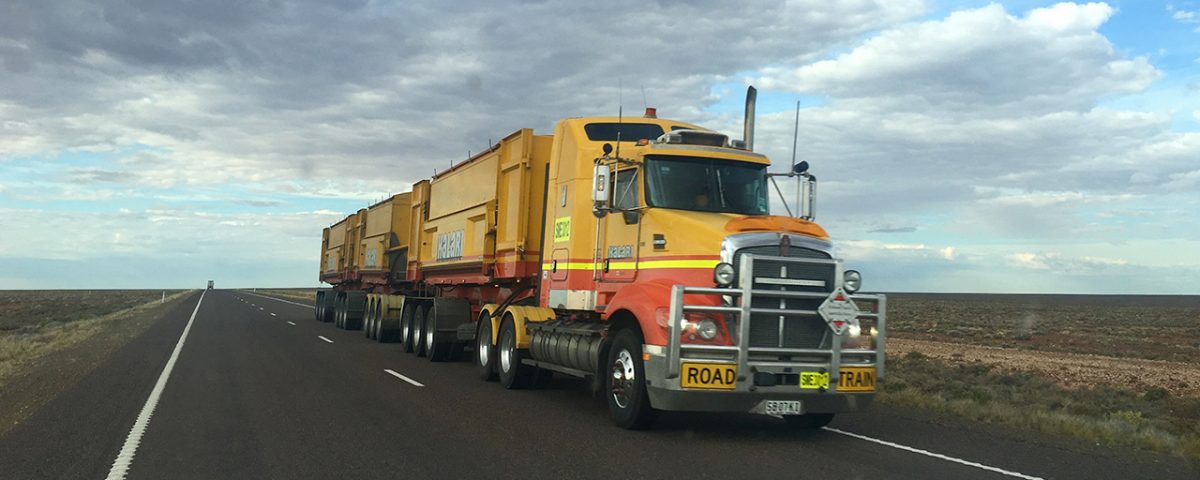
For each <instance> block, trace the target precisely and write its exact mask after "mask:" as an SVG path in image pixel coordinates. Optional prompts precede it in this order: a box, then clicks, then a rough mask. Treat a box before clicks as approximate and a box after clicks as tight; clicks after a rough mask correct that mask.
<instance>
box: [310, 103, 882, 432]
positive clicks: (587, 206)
mask: <svg viewBox="0 0 1200 480" xmlns="http://www.w3.org/2000/svg"><path fill="white" fill-rule="evenodd" d="M753 98H754V90H753V87H751V88H750V90H749V91H748V94H747V105H746V119H745V130H744V132H743V139H742V140H731V139H730V138H729V137H728V136H726V135H723V134H720V133H717V132H714V131H711V130H708V129H705V128H702V127H700V126H697V125H692V124H689V123H685V122H680V121H674V120H668V119H660V118H657V114H656V112H655V111H654V110H653V109H647V112H646V115H645V116H643V117H641V118H623V117H615V118H611V117H584V118H568V119H564V120H561V121H559V122H558V123H557V125H556V127H555V129H554V133H553V134H552V135H536V134H534V133H533V131H532V130H529V129H523V130H519V131H517V132H514V133H513V134H511V135H509V136H507V137H505V138H504V139H503V140H501V141H500V142H499V143H498V144H496V145H494V146H493V147H491V148H489V149H488V150H486V151H484V152H481V153H479V154H477V155H474V156H472V157H471V158H469V159H467V160H465V161H463V162H461V163H459V164H457V165H454V166H452V167H451V168H450V169H448V170H446V171H443V172H440V173H437V174H436V175H434V176H433V178H431V179H428V180H422V181H419V182H417V183H416V184H414V186H413V188H412V191H411V192H408V193H403V194H400V195H396V196H394V197H392V198H389V199H387V200H385V201H384V202H380V203H379V204H376V205H373V206H371V207H369V208H367V209H363V210H360V211H358V212H356V213H354V214H352V215H350V216H348V217H347V218H346V219H344V220H343V221H341V222H339V223H337V224H334V225H332V226H330V227H329V228H326V229H325V230H324V232H323V233H322V250H321V273H320V279H321V280H322V281H323V282H326V283H329V284H331V285H333V288H332V289H329V290H321V291H319V292H318V293H317V313H316V315H317V318H318V319H319V320H322V321H333V322H335V323H336V324H337V325H338V326H339V327H342V328H349V329H357V328H363V330H364V334H365V335H367V336H368V337H371V338H374V339H378V340H380V341H391V340H398V341H399V342H400V343H401V344H402V346H403V348H404V350H406V351H409V352H412V353H414V354H416V355H419V356H425V357H428V358H429V359H430V360H433V361H443V360H449V359H453V358H455V357H457V356H458V354H459V353H462V352H468V351H469V352H470V358H471V359H472V360H473V362H474V363H475V365H476V366H477V370H478V374H479V377H480V378H481V379H484V380H499V382H500V383H501V384H502V385H503V386H504V387H505V388H510V389H513V388H530V387H537V386H539V385H542V384H543V383H544V381H545V380H546V379H548V378H550V376H551V375H553V374H556V373H557V374H560V375H569V376H574V377H579V378H584V379H590V380H591V381H592V385H593V387H594V388H595V389H596V390H597V391H598V392H601V393H602V394H603V395H604V396H605V397H606V398H607V399H608V406H609V410H610V413H611V415H612V418H613V420H614V422H615V423H616V424H618V425H620V426H622V427H626V428H642V427H646V426H648V425H649V424H650V423H651V422H652V421H653V419H654V417H655V415H656V413H657V412H659V411H664V410H665V411H682V410H687V411H706V412H746V413H757V414H766V415H775V416H781V417H782V418H784V419H785V420H786V421H788V422H789V423H792V424H795V425H797V426H800V427H804V428H813V427H819V426H823V425H825V424H827V423H828V422H829V421H830V420H831V419H832V418H833V416H834V414H836V413H840V412H851V411H856V410H860V409H862V408H865V407H866V406H867V405H868V404H869V403H870V401H871V400H872V398H873V396H874V392H875V389H876V386H877V384H878V382H879V381H880V380H881V379H882V378H883V375H884V339H885V331H886V330H885V327H886V325H885V322H886V298H885V297H884V296H883V295H867V294H863V293H860V292H859V291H858V290H859V288H860V286H861V282H862V278H861V275H860V274H859V273H858V272H857V271H854V270H847V269H845V268H844V265H843V262H842V260H841V259H839V258H837V257H836V256H835V253H834V244H833V243H832V242H831V241H830V239H829V235H828V234H827V233H826V232H825V230H824V229H822V228H821V227H820V226H819V225H818V224H816V223H815V222H814V221H813V219H814V217H813V211H814V206H815V195H816V178H815V177H814V176H813V175H811V174H809V173H808V171H807V164H806V163H804V162H801V163H800V164H799V165H797V166H796V167H794V168H793V169H792V170H791V171H788V172H784V173H769V172H768V166H769V165H770V162H769V160H768V159H767V158H766V157H765V156H763V155H761V154H759V153H755V152H754V151H753V120H754V115H753V106H754V100H753ZM780 180H793V181H795V182H796V188H795V191H796V192H797V198H796V201H795V202H793V203H792V204H789V203H788V202H787V201H786V200H785V199H784V198H783V197H784V194H783V189H781V188H780V187H779V185H778V182H779V181H780ZM775 196H777V197H778V198H779V200H781V202H782V206H783V207H784V208H785V209H786V210H787V212H788V215H774V214H772V213H771V211H770V209H771V207H770V204H771V199H772V197H775ZM793 207H794V209H793Z"/></svg>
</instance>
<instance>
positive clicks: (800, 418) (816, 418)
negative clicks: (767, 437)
mask: <svg viewBox="0 0 1200 480" xmlns="http://www.w3.org/2000/svg"><path fill="white" fill-rule="evenodd" d="M783 421H785V422H787V424H788V425H790V426H793V427H796V428H802V429H805V430H811V429H817V428H821V427H824V426H826V425H829V422H832V421H833V414H832V413H806V414H804V415H786V416H784V417H783Z"/></svg>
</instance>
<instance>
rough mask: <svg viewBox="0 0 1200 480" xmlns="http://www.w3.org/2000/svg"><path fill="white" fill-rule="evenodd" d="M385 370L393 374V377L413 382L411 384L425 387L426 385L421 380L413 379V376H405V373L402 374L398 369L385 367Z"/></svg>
mask: <svg viewBox="0 0 1200 480" xmlns="http://www.w3.org/2000/svg"><path fill="white" fill-rule="evenodd" d="M383 371H385V372H387V373H388V374H389V375H391V376H393V377H396V378H399V379H401V380H404V381H406V382H408V383H411V384H413V385H415V386H418V387H424V386H425V384H423V383H421V382H418V381H416V380H413V379H411V378H408V377H406V376H404V375H401V374H400V373H399V372H397V371H395V370H392V369H390V368H385V369H383Z"/></svg>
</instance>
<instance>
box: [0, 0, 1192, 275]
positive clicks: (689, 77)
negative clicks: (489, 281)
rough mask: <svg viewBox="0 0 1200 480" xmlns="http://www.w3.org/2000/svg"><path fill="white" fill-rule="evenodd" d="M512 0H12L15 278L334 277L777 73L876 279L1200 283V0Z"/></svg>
mask: <svg viewBox="0 0 1200 480" xmlns="http://www.w3.org/2000/svg"><path fill="white" fill-rule="evenodd" d="M498 5H499V4H497V3H496V2H468V1H463V2H409V1H384V0H336V1H334V0H312V1H298V2H290V1H282V0H267V1H245V0H125V1H98V2H97V1H74V0H60V1H53V2H47V1H43V0H5V1H4V2H3V3H0V288H137V287H146V288H156V287H194V286H200V285H202V284H203V282H204V281H205V280H207V279H210V278H211V279H215V280H217V282H218V285H220V286H230V287H232V286H312V285H316V283H317V282H316V275H317V273H316V272H317V253H318V250H319V247H320V229H321V227H323V226H326V225H328V224H330V223H332V222H334V221H336V220H338V219H339V218H340V217H341V216H343V215H344V214H345V213H347V212H351V211H353V210H356V209H357V208H360V207H363V206H365V205H367V204H369V203H371V202H373V201H375V200H378V199H380V198H383V197H385V196H386V195H388V194H389V193H395V192H401V191H405V190H407V188H408V187H409V185H411V183H412V182H414V181H416V180H419V179H421V178H423V177H427V176H428V175H429V174H431V173H432V172H433V170H434V169H436V168H444V167H445V166H446V165H448V164H449V163H450V162H452V161H455V160H461V159H463V158H465V157H466V156H467V154H468V152H470V151H479V150H480V149H482V148H485V147H486V146H487V145H488V142H489V141H490V140H494V139H498V138H501V137H503V136H504V135H506V134H507V133H510V132H512V131H514V130H516V129H518V128H522V127H533V128H534V129H535V130H537V131H539V132H541V133H549V132H550V130H551V128H552V127H553V123H554V121H555V120H557V119H559V118H562V117H570V116H583V115H594V114H604V115H608V114H614V113H615V112H616V111H617V108H618V105H619V104H623V105H624V106H625V108H626V111H627V112H637V111H640V110H641V108H642V106H643V91H644V96H645V99H646V100H645V101H646V102H647V103H648V104H649V105H650V106H655V107H658V109H659V113H660V115H661V116H664V117H671V118H676V119H681V120H685V121H691V122H696V123H699V124H702V125H706V126H708V127H710V128H713V129H717V130H720V131H724V132H727V133H730V134H731V135H733V136H735V137H736V136H740V134H739V132H740V129H741V103H742V100H743V95H744V91H745V86H746V85H748V84H753V85H756V86H757V87H759V88H760V94H759V118H758V123H759V130H758V134H757V138H756V143H757V147H758V150H759V151H762V152H764V153H766V154H768V155H770V156H772V158H774V159H776V162H777V164H786V163H787V162H788V159H789V158H790V156H791V143H792V128H793V121H794V118H795V117H794V116H795V110H794V108H795V104H796V102H797V101H800V102H801V105H802V110H801V112H800V128H799V130H800V135H799V145H800V148H799V152H798V153H799V156H800V157H801V158H803V159H806V160H808V161H809V163H810V164H812V166H813V171H814V173H816V174H817V175H818V177H819V178H820V179H821V181H822V183H821V190H820V194H821V198H820V201H819V218H818V220H820V221H821V222H822V223H823V224H824V225H825V226H826V228H827V229H829V230H830V232H831V233H832V235H833V236H834V237H835V239H836V240H837V241H839V242H840V244H841V245H842V247H841V248H842V250H841V251H842V253H843V255H844V256H845V257H846V258H847V259H848V261H849V262H850V264H852V265H853V266H855V267H857V268H859V269H860V270H862V271H863V272H864V275H865V276H866V285H867V288H868V289H872V290H887V291H952V292H1043V291H1044V292H1068V293H1191V294H1196V293H1200V215H1197V213H1196V212H1197V210H1198V209H1200V194H1198V192H1200V1H1176V2H1170V3H1166V2H1158V1H1128V0H1126V1H1120V0H1114V1H1110V2H1108V3H1058V4H1055V3H1053V2H1042V1H1028V0H1011V1H1001V2H986V1H972V0H963V1H942V0H847V1H839V2H827V1H824V0H793V1H778V0H776V1H745V2H728V1H720V2H717V1H712V2H705V1H691V2H682V1H669V0H664V1H660V2H653V1H651V2H647V1H637V2H626V1H617V2H594V4H586V3H585V2H566V1H564V2H553V1H543V2H538V1H528V2H520V3H513V4H512V5H506V6H504V7H499V6H498ZM785 168H786V167H785Z"/></svg>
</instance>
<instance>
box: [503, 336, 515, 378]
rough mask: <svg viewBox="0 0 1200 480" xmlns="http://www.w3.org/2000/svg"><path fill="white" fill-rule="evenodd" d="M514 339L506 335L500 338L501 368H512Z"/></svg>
mask: <svg viewBox="0 0 1200 480" xmlns="http://www.w3.org/2000/svg"><path fill="white" fill-rule="evenodd" d="M512 355H513V339H512V338H510V337H509V335H505V336H504V338H501V339H500V370H503V371H505V372H508V371H509V370H512Z"/></svg>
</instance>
